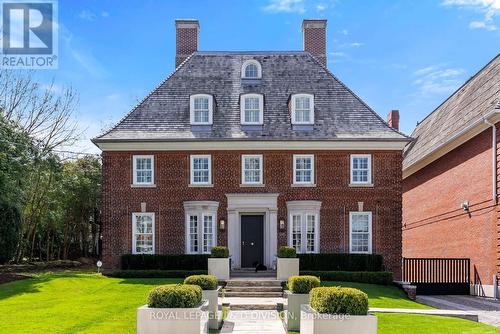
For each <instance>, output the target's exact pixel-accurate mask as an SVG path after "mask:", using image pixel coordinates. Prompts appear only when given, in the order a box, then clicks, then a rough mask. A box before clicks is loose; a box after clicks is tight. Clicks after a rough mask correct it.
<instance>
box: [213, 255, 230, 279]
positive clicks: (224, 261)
mask: <svg viewBox="0 0 500 334" xmlns="http://www.w3.org/2000/svg"><path fill="white" fill-rule="evenodd" d="M208 274H209V275H214V276H217V278H218V279H219V280H228V279H229V258H212V257H209V258H208Z"/></svg>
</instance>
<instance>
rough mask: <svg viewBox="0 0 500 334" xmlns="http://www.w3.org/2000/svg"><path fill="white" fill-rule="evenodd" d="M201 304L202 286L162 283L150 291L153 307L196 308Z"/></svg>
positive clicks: (150, 300) (149, 301)
mask: <svg viewBox="0 0 500 334" xmlns="http://www.w3.org/2000/svg"><path fill="white" fill-rule="evenodd" d="M200 304H201V288H200V287H199V286H197V285H188V284H167V285H160V286H158V287H156V288H154V289H153V290H151V292H150V293H149V297H148V306H149V307H152V308H194V307H198V306H200Z"/></svg>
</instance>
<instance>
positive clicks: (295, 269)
mask: <svg viewBox="0 0 500 334" xmlns="http://www.w3.org/2000/svg"><path fill="white" fill-rule="evenodd" d="M298 274H299V259H298V258H278V269H277V272H276V276H277V279H278V280H280V281H287V280H288V277H290V276H297V275H298Z"/></svg>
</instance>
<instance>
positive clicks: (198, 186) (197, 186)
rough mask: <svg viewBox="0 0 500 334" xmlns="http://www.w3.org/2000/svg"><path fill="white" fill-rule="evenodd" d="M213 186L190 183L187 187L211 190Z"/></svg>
mask: <svg viewBox="0 0 500 334" xmlns="http://www.w3.org/2000/svg"><path fill="white" fill-rule="evenodd" d="M213 186H214V185H213V183H210V184H203V183H201V184H196V183H190V184H189V185H188V187H190V188H213Z"/></svg>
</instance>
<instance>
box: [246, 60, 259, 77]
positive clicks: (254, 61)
mask: <svg viewBox="0 0 500 334" xmlns="http://www.w3.org/2000/svg"><path fill="white" fill-rule="evenodd" d="M248 65H255V66H256V67H257V76H256V77H247V76H246V70H247V66H248ZM241 78H242V79H261V78H262V66H261V65H260V63H259V62H258V61H257V60H255V59H249V60H245V61H244V62H243V65H241Z"/></svg>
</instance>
